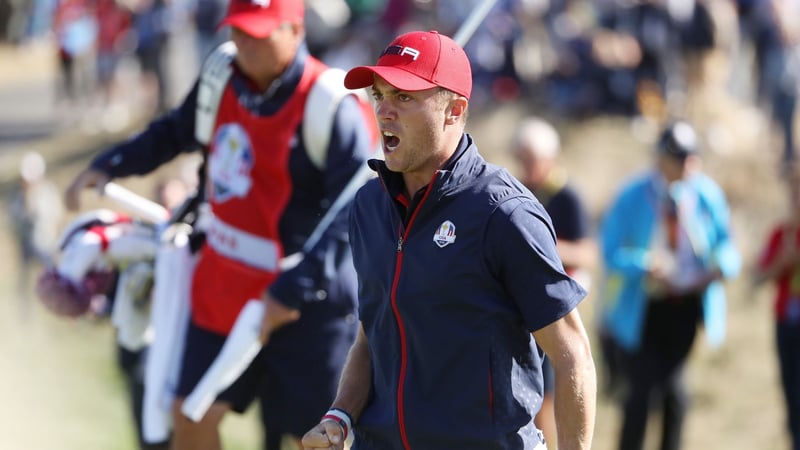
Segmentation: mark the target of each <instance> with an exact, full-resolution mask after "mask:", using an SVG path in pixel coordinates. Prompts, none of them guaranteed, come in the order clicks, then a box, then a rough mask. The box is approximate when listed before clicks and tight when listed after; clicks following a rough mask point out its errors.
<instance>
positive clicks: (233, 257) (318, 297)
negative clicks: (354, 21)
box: [65, 0, 376, 450]
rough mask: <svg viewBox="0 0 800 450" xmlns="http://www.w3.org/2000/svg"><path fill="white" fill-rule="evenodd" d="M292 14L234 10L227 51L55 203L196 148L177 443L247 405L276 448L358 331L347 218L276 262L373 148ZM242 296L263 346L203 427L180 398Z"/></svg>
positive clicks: (294, 10)
mask: <svg viewBox="0 0 800 450" xmlns="http://www.w3.org/2000/svg"><path fill="white" fill-rule="evenodd" d="M303 14H304V6H303V1H302V0H271V1H263V0H232V1H231V3H230V5H229V10H228V13H227V15H226V17H225V18H224V19H223V21H222V24H221V26H228V27H230V29H231V38H232V41H231V42H228V43H225V44H223V45H222V46H220V47H219V48H218V49H217V50H216V51H215V52H213V53H212V54H211V55H210V56H209V57H208V59H207V61H206V62H205V64H204V66H203V70H202V72H201V74H200V75H199V77H198V80H197V82H196V84H195V85H194V87H193V88H192V90H191V91H190V92H189V94H188V95H187V96H186V98H185V99H184V100H183V102H182V103H181V104H180V105H179V106H177V107H176V108H175V109H174V110H172V111H170V112H169V113H167V114H166V115H164V116H162V117H160V118H158V119H156V120H154V121H153V122H151V123H150V124H149V126H148V127H147V129H145V130H144V131H142V132H141V133H139V134H137V135H136V136H134V137H132V138H130V139H129V140H127V141H125V142H123V143H120V144H118V145H115V146H113V147H112V148H110V149H108V150H107V151H105V152H103V153H101V154H100V155H98V156H97V157H96V158H95V159H94V160H93V161H92V162H91V164H90V166H89V167H88V168H87V169H86V170H84V171H83V172H81V173H80V174H79V175H78V176H77V177H76V178H75V180H74V181H73V182H72V184H71V185H70V186H69V188H68V189H67V191H66V194H65V201H66V203H67V206H68V207H69V208H70V209H73V210H74V209H77V208H78V207H79V195H80V192H81V191H82V190H84V189H85V188H88V187H98V188H102V186H103V185H104V184H105V183H107V182H108V181H109V180H111V179H114V178H117V177H125V176H130V175H142V174H147V173H150V172H152V171H153V170H154V169H156V168H157V167H159V166H160V165H161V164H163V163H165V162H167V161H169V160H171V159H173V158H174V157H176V156H177V155H178V154H180V153H181V152H191V151H203V152H204V153H205V161H206V167H205V176H206V181H205V190H204V192H203V195H204V196H205V201H206V202H207V203H208V204H209V206H210V208H209V209H210V212H211V217H210V219H208V220H207V221H206V222H207V223H208V226H207V228H206V229H205V230H204V232H205V242H204V243H203V245H202V246H201V248H200V250H199V256H198V258H197V263H196V267H195V269H194V270H195V272H194V275H193V277H192V281H191V290H190V292H191V294H190V297H191V321H190V324H189V326H188V331H187V333H186V336H185V343H184V344H185V347H184V349H183V352H182V354H183V356H182V360H181V361H182V362H181V367H180V376H179V382H178V385H177V390H176V392H175V396H176V397H175V401H174V403H173V410H174V417H173V419H174V429H173V433H172V445H173V448H174V449H178V450H181V449H192V450H197V449H218V448H221V445H222V444H221V438H220V434H219V424H220V422H221V420H222V419H223V417H224V416H225V415H226V413H227V412H228V411H230V410H233V411H236V412H242V411H244V410H245V409H246V408H247V407H248V405H249V404H250V403H251V401H252V400H253V399H255V398H256V397H260V398H261V400H262V402H261V406H262V410H263V420H264V423H265V426H266V429H267V430H268V433H267V434H268V440H269V441H270V442H269V445H268V447H267V448H278V447H276V446H277V445H279V442H276V441H278V440H279V439H276V437H280V435H281V434H284V433H285V434H288V435H290V436H293V437H295V438H297V437H299V436H302V434H303V433H304V432H305V431H306V430H307V429H309V428H310V427H311V426H313V425H314V424H315V423H316V422H317V421H318V419H319V417H320V415H321V414H323V413H324V412H325V410H326V409H327V406H328V405H329V404H330V402H331V401H332V399H333V397H334V394H335V391H336V381H337V380H338V378H339V373H340V370H341V367H342V365H343V363H344V359H345V356H346V353H347V350H348V349H349V347H350V345H351V344H352V342H353V340H354V338H355V335H356V332H357V324H358V320H357V317H356V316H357V312H356V279H355V275H354V271H353V266H352V260H351V254H350V249H349V243H348V242H349V241H348V233H347V231H348V228H347V214H348V210H349V208H344V209H342V210H341V211H339V213H338V215H337V216H336V218H335V219H334V220H333V222H332V223H331V224H330V225H329V226H327V227H326V228H325V230H324V233H323V234H322V238H321V239H320V240H319V241H318V242H317V244H316V245H314V246H313V247H312V248H311V249H310V250H309V251H307V252H305V253H304V254H302V255H301V256H302V258H301V259H300V262H299V263H297V264H296V265H295V266H294V267H292V268H289V269H282V268H281V266H279V262H280V261H281V259H282V258H283V257H284V256H286V255H291V254H295V253H297V252H298V251H299V250H300V249H301V248H303V245H304V243H305V242H306V240H307V238H308V236H309V235H310V234H311V233H312V230H314V229H315V226H316V225H317V222H318V221H320V218H322V217H323V216H324V215H325V212H326V210H327V208H328V207H329V206H330V205H331V204H332V203H333V202H334V201H335V200H336V199H337V198H338V195H339V193H340V192H341V191H342V189H343V188H344V187H345V186H346V185H347V183H348V181H350V179H351V178H352V177H353V175H354V174H355V173H357V171H358V169H359V168H360V167H361V166H362V165H363V164H365V160H366V159H367V158H368V157H369V156H371V154H372V153H373V149H374V147H375V139H376V135H375V127H374V126H371V125H370V124H371V123H374V120H373V119H372V116H371V114H369V107H368V106H367V105H366V104H365V103H364V102H363V101H362V100H360V99H359V98H358V97H357V96H355V95H351V92H350V91H347V90H346V89H344V88H343V86H342V79H343V77H344V73H343V72H341V71H337V70H334V69H329V68H327V67H326V66H325V65H324V64H323V63H321V62H320V61H319V60H317V59H315V58H314V57H312V56H311V55H310V54H309V52H308V49H307V47H306V44H305V40H304V35H305V29H304V24H303ZM365 111H366V114H365ZM156 283H158V280H156ZM252 298H261V299H262V300H263V302H264V306H265V308H264V310H265V313H264V321H263V326H262V339H263V341H264V342H267V343H268V345H266V346H265V347H264V349H263V350H262V351H261V353H260V354H259V356H258V357H256V359H255V360H254V362H253V363H252V364H251V365H250V366H249V368H248V369H247V370H246V371H245V372H244V374H243V375H242V376H241V377H239V379H237V380H236V381H235V382H234V383H233V384H232V385H231V386H230V387H229V388H228V389H226V390H225V391H224V392H222V393H221V394H220V395H219V396H218V397H217V398H216V400H215V401H214V403H213V405H212V406H211V408H210V409H209V410H208V412H207V413H206V415H205V416H204V417H203V418H202V420H200V421H199V422H193V421H191V420H189V419H187V418H186V417H184V416H183V415H182V414H181V413H180V410H181V404H182V401H183V399H184V398H185V397H186V396H187V395H188V393H190V392H191V391H192V389H193V388H194V386H195V385H196V383H197V382H198V380H199V379H200V378H201V377H202V375H203V374H204V372H205V371H206V369H207V368H208V366H209V365H210V364H211V363H212V361H213V360H214V358H215V356H216V355H217V353H218V352H219V350H220V348H221V347H222V345H223V343H224V342H225V338H226V336H227V335H228V333H229V332H230V330H231V327H232V325H233V323H234V321H235V320H236V317H237V315H238V314H239V312H240V310H241V309H242V307H243V305H244V304H245V303H246V302H247V301H248V300H250V299H252ZM158 339H159V338H158V335H156V337H155V340H156V342H157V341H158Z"/></svg>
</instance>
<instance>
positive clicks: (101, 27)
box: [0, 0, 800, 160]
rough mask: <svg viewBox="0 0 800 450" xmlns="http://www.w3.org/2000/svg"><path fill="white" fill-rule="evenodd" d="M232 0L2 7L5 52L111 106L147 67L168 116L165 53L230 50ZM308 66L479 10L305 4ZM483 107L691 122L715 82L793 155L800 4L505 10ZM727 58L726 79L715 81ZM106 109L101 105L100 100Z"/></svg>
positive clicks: (443, 0)
mask: <svg viewBox="0 0 800 450" xmlns="http://www.w3.org/2000/svg"><path fill="white" fill-rule="evenodd" d="M226 3H227V2H226V0H30V1H24V0H2V1H0V40H4V41H7V42H10V43H13V44H25V43H28V42H33V41H37V40H42V39H53V40H54V41H55V42H56V44H57V45H56V48H57V50H58V56H59V61H60V66H61V68H62V72H61V73H62V77H61V80H60V82H61V83H62V85H63V88H61V89H59V93H60V95H61V96H62V97H63V98H65V99H68V100H73V101H78V100H79V99H86V97H87V96H91V97H92V98H94V99H95V101H100V102H102V103H105V104H108V103H109V102H110V101H111V100H113V98H114V95H115V94H116V93H117V92H118V91H119V86H117V84H116V83H115V75H116V71H117V67H118V65H119V62H120V60H121V59H124V58H131V59H135V61H136V62H137V63H138V66H139V68H140V69H141V73H142V75H143V77H144V80H143V82H144V87H145V92H147V94H148V96H149V97H148V98H149V99H150V100H149V101H150V104H151V105H150V106H152V108H151V110H152V111H153V112H154V113H155V112H159V111H163V110H165V109H166V108H167V107H169V106H170V105H169V104H168V103H169V96H167V95H166V94H165V92H164V91H165V89H166V86H167V83H166V79H168V77H169V76H170V74H169V73H167V69H166V66H165V62H164V59H165V57H166V56H165V52H166V49H167V48H168V45H169V41H170V38H171V37H172V36H173V35H174V34H175V33H183V32H186V31H187V30H189V31H190V32H192V33H193V34H194V41H195V42H196V46H195V47H196V58H195V61H197V63H198V64H199V62H200V61H201V60H202V58H203V57H204V56H205V55H206V54H207V53H208V52H209V51H210V49H211V48H212V47H213V46H214V45H215V44H216V43H218V42H220V41H222V40H224V39H225V36H224V35H223V33H222V32H218V31H217V23H218V22H219V20H220V18H221V17H222V14H224V11H225V8H226ZM306 3H307V14H306V15H307V31H308V33H307V39H308V45H309V47H310V49H311V52H312V54H315V55H317V56H319V57H320V58H321V59H323V60H324V61H325V62H327V63H328V64H330V65H332V66H338V67H343V68H349V67H352V66H354V65H356V64H359V63H362V62H364V61H369V59H370V58H372V57H373V56H374V55H375V54H377V53H378V52H379V51H380V50H382V46H383V45H384V44H385V43H386V42H388V40H389V39H390V38H391V36H394V35H395V34H397V33H398V32H402V31H405V30H409V29H438V30H439V31H440V32H442V33H445V34H450V35H452V34H453V33H455V31H456V30H457V29H458V27H459V26H460V25H461V24H462V23H463V22H464V20H465V19H466V18H467V16H468V15H469V13H470V12H471V11H472V10H474V9H475V7H476V6H477V5H478V4H479V3H480V0H308V1H306ZM466 50H467V53H468V54H469V55H470V57H471V58H472V61H473V72H474V74H473V75H474V79H475V83H476V89H475V91H476V92H475V96H474V99H473V102H472V104H473V108H475V109H477V108H481V107H485V106H492V105H496V104H498V103H502V102H507V101H515V100H520V99H524V101H525V102H530V103H532V104H534V105H536V106H537V107H538V108H539V109H540V110H542V111H547V112H548V115H551V116H557V117H562V118H568V119H569V118H587V117H591V116H593V115H597V114H621V115H626V116H634V117H638V116H641V117H643V118H645V119H647V120H649V121H651V122H655V123H663V122H664V121H665V120H666V119H669V118H674V117H682V116H686V115H687V114H688V113H689V112H690V111H689V108H690V103H691V102H689V101H688V99H690V98H691V96H692V95H693V94H694V93H695V92H697V90H699V89H702V88H703V87H704V85H706V84H707V83H720V82H721V83H723V84H725V86H723V87H722V92H724V93H725V94H726V95H732V96H734V97H737V98H739V99H741V100H743V101H746V102H749V103H750V104H753V105H755V106H757V107H758V108H760V109H761V110H762V111H763V112H764V113H765V114H766V115H767V116H768V117H769V118H770V119H771V121H770V123H771V124H772V125H773V126H774V129H775V130H777V131H779V133H780V136H782V141H781V146H782V148H781V149H780V150H781V151H782V154H783V156H784V158H785V159H787V160H789V159H792V158H793V156H794V153H795V148H794V147H795V146H794V142H793V140H794V136H793V131H792V123H793V120H794V117H795V104H796V99H797V91H798V77H800V2H798V1H797V0H763V1H762V0H499V1H497V3H496V4H495V6H494V7H493V9H492V11H491V12H490V14H489V16H488V17H487V18H486V19H485V20H484V21H483V23H482V24H481V26H480V27H479V28H478V30H477V31H476V33H475V35H474V36H473V37H472V39H470V41H469V42H468V44H467V45H466ZM720 60H724V61H725V64H724V67H725V68H724V70H725V72H726V73H725V74H724V75H723V77H722V78H719V77H716V78H713V79H711V78H710V77H709V74H708V72H709V71H711V70H715V67H718V66H719V61H720ZM97 97H99V100H98V99H97Z"/></svg>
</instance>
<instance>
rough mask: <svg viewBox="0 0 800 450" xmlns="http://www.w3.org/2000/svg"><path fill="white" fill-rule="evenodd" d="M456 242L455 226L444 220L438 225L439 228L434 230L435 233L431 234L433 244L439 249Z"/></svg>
mask: <svg viewBox="0 0 800 450" xmlns="http://www.w3.org/2000/svg"><path fill="white" fill-rule="evenodd" d="M455 241H456V226H455V225H453V222H450V221H449V220H445V221H444V222H442V224H441V225H439V228H438V229H437V230H436V233H433V242H435V243H436V245H438V246H439V248H444V247H446V246H448V245H450V244H452V243H453V242H455Z"/></svg>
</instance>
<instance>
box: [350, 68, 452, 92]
mask: <svg viewBox="0 0 800 450" xmlns="http://www.w3.org/2000/svg"><path fill="white" fill-rule="evenodd" d="M374 75H377V76H379V77H381V78H383V79H384V80H386V82H387V83H389V84H391V85H392V86H394V87H396V88H397V89H399V90H401V91H424V90H426V89H432V88H435V87H436V85H435V84H434V83H431V82H430V81H428V80H425V79H422V78H420V77H418V76H417V75H414V74H413V73H411V72H408V71H406V70H404V69H402V68H399V67H392V66H360V67H355V68H353V69H350V71H349V72H347V75H346V76H345V77H344V86H345V87H346V88H347V89H360V88H365V87H368V86H372V83H373V82H374V81H375V77H374Z"/></svg>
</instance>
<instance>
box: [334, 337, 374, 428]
mask: <svg viewBox="0 0 800 450" xmlns="http://www.w3.org/2000/svg"><path fill="white" fill-rule="evenodd" d="M371 384H372V362H371V359H370V356H369V342H368V341H367V336H366V334H364V328H363V327H359V330H358V337H356V341H355V342H354V343H353V346H352V347H350V352H349V353H348V354H347V361H346V362H345V364H344V368H343V369H342V377H341V379H340V380H339V389H338V392H337V393H336V400H334V401H333V405H332V406H333V407H334V408H340V409H343V410H345V411H347V412H348V413H349V414H350V416H351V417H352V418H353V421H358V418H359V417H360V416H361V412H362V411H364V407H365V406H366V405H367V400H368V399H369V390H370V386H371Z"/></svg>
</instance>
